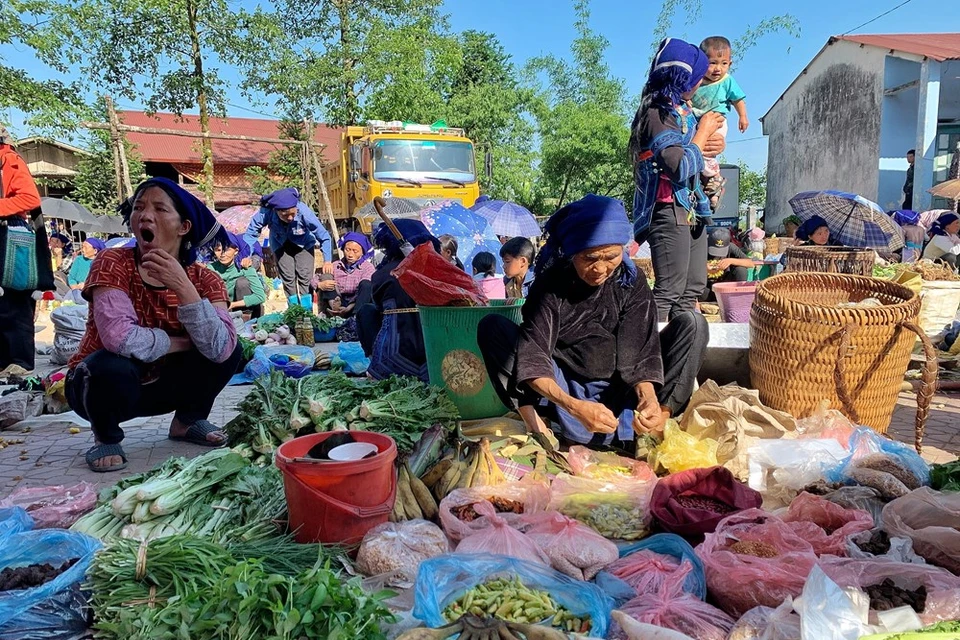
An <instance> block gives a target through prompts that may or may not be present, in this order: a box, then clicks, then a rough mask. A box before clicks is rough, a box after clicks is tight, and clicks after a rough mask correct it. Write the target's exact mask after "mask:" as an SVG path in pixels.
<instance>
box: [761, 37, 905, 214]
mask: <svg viewBox="0 0 960 640" xmlns="http://www.w3.org/2000/svg"><path fill="white" fill-rule="evenodd" d="M884 58H885V54H884V51H883V50H881V49H876V48H874V47H861V46H860V45H858V44H856V43H852V42H846V41H837V42H835V43H834V44H832V45H828V46H827V47H826V48H825V50H824V51H823V52H822V53H821V54H820V55H819V56H818V57H817V58H816V59H814V60H813V61H812V62H811V63H810V65H809V66H808V67H807V69H806V71H805V72H804V73H803V74H801V75H800V77H799V78H797V80H796V81H795V82H794V84H793V85H792V86H791V87H790V88H789V89H788V90H787V92H786V93H785V94H784V96H783V97H782V98H781V99H780V100H779V101H778V102H777V103H776V104H775V105H774V106H773V108H772V109H771V110H770V112H769V113H768V114H767V116H766V117H765V118H764V122H763V130H764V133H765V134H767V135H768V136H769V139H768V145H769V159H768V161H767V206H766V212H765V219H766V221H767V224H768V225H776V226H779V224H780V221H781V220H783V218H785V217H786V216H788V215H790V213H791V210H790V205H789V203H788V201H789V200H790V198H791V197H793V196H794V195H796V194H797V193H798V192H800V191H808V190H811V189H841V190H843V191H850V192H853V193H858V194H860V195H862V196H864V197H866V198H868V199H870V200H876V198H877V188H878V177H879V176H878V173H879V172H878V171H877V167H878V166H879V159H880V119H881V118H880V114H881V97H882V95H883V85H884ZM911 146H912V145H911ZM907 148H910V147H907Z"/></svg>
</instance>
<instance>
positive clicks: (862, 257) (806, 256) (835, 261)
mask: <svg viewBox="0 0 960 640" xmlns="http://www.w3.org/2000/svg"><path fill="white" fill-rule="evenodd" d="M786 253H787V266H786V271H804V272H811V271H813V272H817V273H849V274H852V275H855V276H871V275H873V263H874V262H875V261H876V253H875V252H874V250H873V249H854V248H851V247H820V246H814V245H807V246H803V247H788V248H787V251H786Z"/></svg>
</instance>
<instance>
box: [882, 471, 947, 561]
mask: <svg viewBox="0 0 960 640" xmlns="http://www.w3.org/2000/svg"><path fill="white" fill-rule="evenodd" d="M883 529H884V530H885V531H886V532H887V533H889V534H890V535H891V536H898V537H901V538H910V539H911V540H913V550H914V551H916V552H917V555H919V556H922V557H923V558H925V559H926V561H927V562H929V563H931V564H935V565H938V566H941V567H945V568H947V569H949V570H950V571H952V572H954V573H956V574H960V493H940V492H939V491H934V490H933V489H931V488H930V487H920V488H919V489H917V490H916V491H911V492H910V493H908V494H907V495H905V496H903V497H902V498H897V499H896V500H894V501H893V502H891V503H890V504H888V505H887V506H886V507H884V508H883Z"/></svg>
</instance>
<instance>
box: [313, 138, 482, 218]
mask: <svg viewBox="0 0 960 640" xmlns="http://www.w3.org/2000/svg"><path fill="white" fill-rule="evenodd" d="M440 124H442V123H436V124H434V125H421V124H409V123H401V122H379V121H371V122H368V123H367V124H366V125H364V126H353V127H347V128H346V129H345V130H344V132H343V134H342V140H341V146H340V160H339V162H337V163H334V164H332V165H329V166H328V167H326V168H325V169H324V171H323V173H324V183H325V184H326V186H327V190H328V191H329V193H330V200H331V206H332V208H333V212H334V217H335V218H336V219H338V220H339V221H344V222H347V221H352V225H351V226H358V227H359V228H360V229H361V230H362V231H365V232H368V233H369V231H370V228H371V226H373V225H372V223H373V219H372V218H371V217H370V216H363V217H356V216H355V214H356V212H357V210H359V209H360V208H361V207H363V206H364V205H367V204H370V203H371V202H373V199H374V198H376V197H378V196H379V197H382V198H385V199H389V198H408V199H410V200H414V201H415V202H417V203H418V204H421V205H428V204H431V203H433V202H436V201H439V200H456V201H458V202H460V203H461V204H462V205H463V206H465V207H470V206H471V205H473V204H474V202H476V200H477V198H478V197H479V195H480V183H479V175H478V169H477V162H476V151H475V149H474V145H473V142H472V141H471V140H470V139H469V138H467V137H465V136H464V132H463V130H462V129H457V128H452V127H446V126H438V125H440Z"/></svg>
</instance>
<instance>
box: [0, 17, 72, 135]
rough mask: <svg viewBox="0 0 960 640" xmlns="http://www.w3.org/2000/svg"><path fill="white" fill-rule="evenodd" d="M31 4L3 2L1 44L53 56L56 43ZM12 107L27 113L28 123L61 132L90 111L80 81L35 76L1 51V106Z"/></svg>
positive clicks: (6, 108) (1, 107)
mask: <svg viewBox="0 0 960 640" xmlns="http://www.w3.org/2000/svg"><path fill="white" fill-rule="evenodd" d="M29 6H30V3H29V2H25V1H24V0H8V1H7V2H4V3H2V4H0V45H13V46H15V47H16V48H17V49H18V50H32V51H33V52H35V53H36V54H37V55H38V56H41V57H46V56H49V55H50V53H51V51H52V49H53V47H54V44H53V43H52V42H50V41H48V40H46V39H45V38H43V37H42V36H41V34H40V33H39V32H40V29H39V28H38V27H37V25H36V21H35V20H33V19H31V18H32V16H31V15H30V13H29V11H28V10H27V8H28V7H29ZM8 109H16V110H18V111H21V112H23V113H25V114H26V116H27V119H26V124H27V125H28V126H32V127H36V128H39V129H42V130H49V131H56V132H61V133H62V132H65V131H70V130H71V129H72V128H73V126H74V124H75V123H76V122H77V121H78V120H79V119H80V118H82V117H84V116H85V115H86V114H87V109H86V106H85V105H84V102H83V99H82V97H81V95H80V90H79V87H78V86H77V85H76V84H73V83H64V82H61V81H59V80H37V79H34V78H32V77H31V76H30V73H29V72H28V71H27V70H25V69H23V68H20V67H18V66H13V65H11V64H8V61H7V60H6V58H5V57H4V56H3V55H0V110H3V111H6V110H8Z"/></svg>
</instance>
